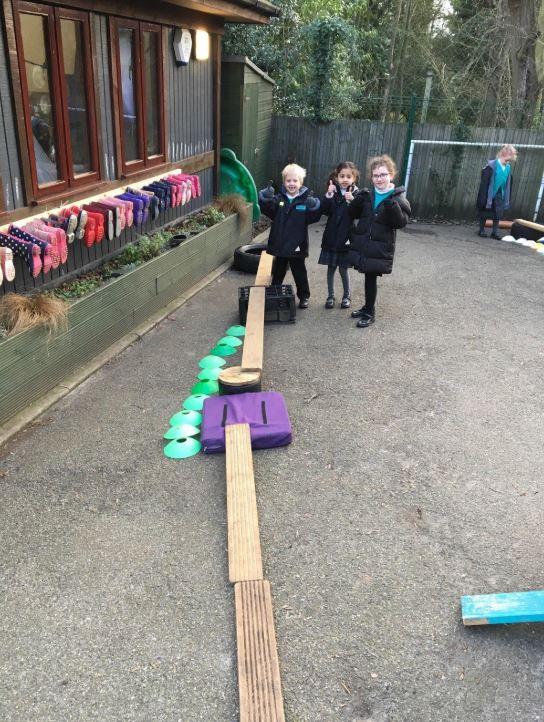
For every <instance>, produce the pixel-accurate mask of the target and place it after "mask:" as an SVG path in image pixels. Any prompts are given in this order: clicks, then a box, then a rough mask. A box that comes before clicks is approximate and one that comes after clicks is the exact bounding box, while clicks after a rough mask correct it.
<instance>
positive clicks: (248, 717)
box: [234, 579, 285, 722]
mask: <svg viewBox="0 0 544 722" xmlns="http://www.w3.org/2000/svg"><path fill="white" fill-rule="evenodd" d="M234 598H235V605H236V644H237V651H238V693H239V698H240V722H285V715H284V711H283V697H282V691H281V678H280V667H279V662H278V651H277V647H276V633H275V630H274V616H273V613H272V595H271V592H270V582H268V581H267V580H266V579H263V580H262V581H255V582H239V583H238V584H236V585H235V586H234Z"/></svg>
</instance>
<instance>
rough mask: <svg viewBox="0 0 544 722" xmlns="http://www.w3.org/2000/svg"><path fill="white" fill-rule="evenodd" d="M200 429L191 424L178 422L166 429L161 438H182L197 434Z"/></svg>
mask: <svg viewBox="0 0 544 722" xmlns="http://www.w3.org/2000/svg"><path fill="white" fill-rule="evenodd" d="M198 434H200V429H199V428H198V427H197V426H193V425H192V424H179V425H178V426H171V427H170V428H169V429H168V431H167V432H166V433H165V434H163V437H162V438H163V439H184V438H185V437H186V436H198Z"/></svg>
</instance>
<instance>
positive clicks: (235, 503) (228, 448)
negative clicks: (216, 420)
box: [225, 424, 263, 582]
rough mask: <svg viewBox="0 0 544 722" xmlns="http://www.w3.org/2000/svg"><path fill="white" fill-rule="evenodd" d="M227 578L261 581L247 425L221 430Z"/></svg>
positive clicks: (251, 457)
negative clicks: (223, 440) (223, 436)
mask: <svg viewBox="0 0 544 722" xmlns="http://www.w3.org/2000/svg"><path fill="white" fill-rule="evenodd" d="M225 455H226V465H227V521H228V553H229V579H230V581H231V582H242V581H251V580H254V579H262V578H263V563H262V557H261V541H260V538H259V518H258V515H257V499H256V495H255V477H254V475H253V456H252V453H251V436H250V433H249V424H231V425H227V426H226V427H225Z"/></svg>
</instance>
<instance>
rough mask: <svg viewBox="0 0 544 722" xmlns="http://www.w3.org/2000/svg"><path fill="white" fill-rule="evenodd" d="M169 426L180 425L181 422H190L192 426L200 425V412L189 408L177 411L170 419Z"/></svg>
mask: <svg viewBox="0 0 544 722" xmlns="http://www.w3.org/2000/svg"><path fill="white" fill-rule="evenodd" d="M169 423H170V426H180V425H181V424H191V425H192V426H200V424H201V423H202V414H199V413H198V411H193V410H191V409H184V410H183V411H178V412H177V413H175V414H174V415H173V416H172V417H171V419H170V422H169Z"/></svg>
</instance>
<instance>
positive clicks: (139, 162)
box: [110, 17, 166, 176]
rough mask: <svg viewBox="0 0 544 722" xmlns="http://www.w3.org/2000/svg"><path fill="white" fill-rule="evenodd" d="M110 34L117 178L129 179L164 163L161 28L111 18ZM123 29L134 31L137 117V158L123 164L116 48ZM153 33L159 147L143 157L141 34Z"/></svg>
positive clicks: (142, 49) (143, 89) (119, 63)
mask: <svg viewBox="0 0 544 722" xmlns="http://www.w3.org/2000/svg"><path fill="white" fill-rule="evenodd" d="M110 27H111V31H112V38H113V43H112V52H113V57H112V60H113V61H114V65H115V68H114V70H113V75H114V77H115V79H116V84H117V88H116V92H115V91H114V95H115V98H116V101H117V102H116V106H117V107H116V117H117V123H118V126H119V130H118V146H119V151H118V168H119V171H120V173H121V174H123V175H124V176H129V175H131V174H132V173H137V172H139V171H141V170H145V169H147V168H153V167H154V166H159V165H163V164H164V163H166V133H165V103H164V98H165V92H164V50H163V48H164V26H162V25H159V24H157V23H149V22H145V21H143V20H132V19H130V20H129V19H127V18H117V17H112V18H111V26H110ZM120 28H126V29H130V30H133V31H134V38H135V42H134V53H135V60H136V65H137V72H136V74H135V81H136V82H135V84H134V87H135V104H136V109H137V113H138V116H137V118H138V154H139V158H137V159H135V160H129V161H127V160H126V155H125V134H124V120H123V87H122V82H121V54H120V48H119V29H120ZM144 32H153V33H156V34H157V76H158V79H159V84H158V89H157V90H158V92H157V96H158V109H157V110H158V116H159V117H158V120H159V127H158V133H159V144H160V152H159V153H157V154H155V155H149V156H148V155H147V113H146V112H145V108H146V97H145V95H146V93H145V80H144V69H143V66H142V63H141V62H140V59H141V58H142V56H143V51H144V47H143V33H144Z"/></svg>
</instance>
